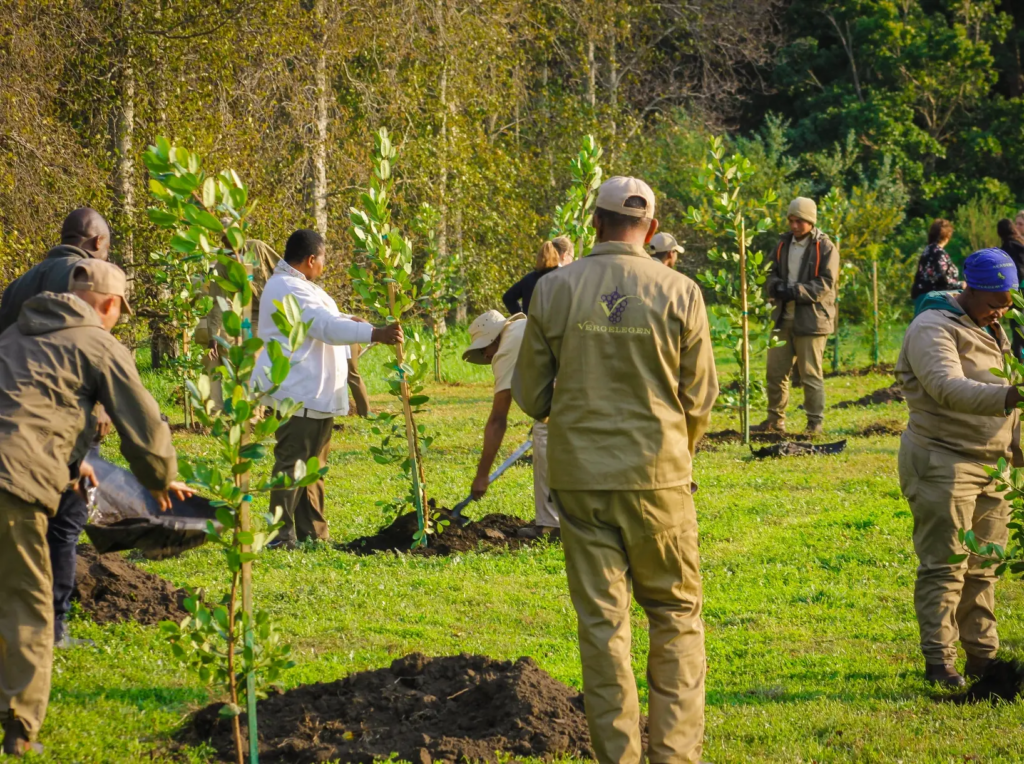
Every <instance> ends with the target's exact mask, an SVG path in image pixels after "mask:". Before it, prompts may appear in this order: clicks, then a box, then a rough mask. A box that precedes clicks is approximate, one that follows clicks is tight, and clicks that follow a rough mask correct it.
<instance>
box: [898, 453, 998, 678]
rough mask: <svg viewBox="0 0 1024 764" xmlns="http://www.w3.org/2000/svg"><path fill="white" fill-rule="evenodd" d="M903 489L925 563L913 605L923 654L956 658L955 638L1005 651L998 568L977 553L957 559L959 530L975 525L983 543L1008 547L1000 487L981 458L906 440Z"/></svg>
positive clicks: (973, 648)
mask: <svg viewBox="0 0 1024 764" xmlns="http://www.w3.org/2000/svg"><path fill="white" fill-rule="evenodd" d="M899 474H900V488H901V489H902V490H903V495H904V496H906V497H907V501H908V502H910V511H911V513H912V514H913V516H914V551H915V552H917V557H918V560H919V562H920V564H919V565H918V567H917V584H916V586H915V587H914V609H915V610H916V611H917V622H918V625H919V626H920V628H921V652H922V653H924V657H925V660H926V661H928V662H930V663H952V662H953V661H954V660H955V659H956V646H955V642H956V640H957V639H958V638H959V639H960V642H961V644H962V645H963V647H964V650H965V651H966V652H967V653H969V654H971V655H975V656H978V657H981V658H990V657H992V656H994V655H995V654H996V651H997V650H998V649H999V635H998V634H997V632H996V616H995V583H996V575H995V572H994V570H995V569H994V568H988V569H983V568H981V567H980V560H979V559H978V558H977V557H975V556H974V555H971V557H970V558H968V559H967V560H964V561H963V562H961V563H958V564H955V565H954V564H950V562H949V558H950V556H952V555H954V554H963V552H964V550H963V548H962V547H961V545H960V543H959V541H958V539H957V531H958V529H959V528H963V529H964V530H972V529H973V530H974V534H975V536H977V538H978V543H979V544H986V543H988V542H990V541H993V542H995V543H996V544H999V545H1001V546H1003V547H1005V546H1006V540H1007V537H1008V535H1009V531H1008V529H1007V527H1006V524H1007V522H1009V515H1010V507H1009V503H1008V502H1007V501H1006V500H1005V499H1004V498H1003V497H1002V496H1001V495H1000V494H998V493H996V490H995V483H994V482H993V481H992V480H990V479H989V477H988V475H987V474H986V473H985V469H984V467H983V466H982V465H981V464H979V463H978V462H973V461H969V460H967V459H964V458H961V457H958V456H955V455H952V454H946V453H942V452H939V451H928V450H926V449H923V448H921V447H919V446H916V445H914V444H913V443H911V442H910V441H909V440H908V439H907V438H906V436H904V438H903V440H902V441H901V443H900V456H899Z"/></svg>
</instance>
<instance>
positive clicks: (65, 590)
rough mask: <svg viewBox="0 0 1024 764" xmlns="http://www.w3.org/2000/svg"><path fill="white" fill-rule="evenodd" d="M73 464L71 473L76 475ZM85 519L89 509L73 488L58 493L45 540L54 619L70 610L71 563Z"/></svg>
mask: <svg viewBox="0 0 1024 764" xmlns="http://www.w3.org/2000/svg"><path fill="white" fill-rule="evenodd" d="M77 473H78V469H77V465H76V468H75V469H74V471H73V472H72V474H77ZM88 519H89V508H88V507H87V506H86V505H85V502H84V501H82V499H81V498H80V497H79V496H78V494H76V493H75V492H74V491H65V492H64V493H62V494H61V496H60V505H59V506H58V507H57V514H56V515H55V516H53V517H51V518H50V526H49V528H47V531H46V543H47V544H48V545H49V547H50V565H51V567H52V568H53V612H54V618H55V620H58V621H60V620H63V619H64V617H65V616H67V614H68V610H70V609H71V592H72V591H74V589H75V565H76V564H77V560H78V555H77V554H76V552H75V547H76V546H78V537H79V536H81V535H82V529H83V528H85V523H86V521H87V520H88Z"/></svg>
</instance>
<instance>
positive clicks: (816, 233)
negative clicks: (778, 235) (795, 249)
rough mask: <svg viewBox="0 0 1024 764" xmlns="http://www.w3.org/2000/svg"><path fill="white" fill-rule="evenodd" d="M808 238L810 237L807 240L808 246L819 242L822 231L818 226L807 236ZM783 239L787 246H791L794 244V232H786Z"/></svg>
mask: <svg viewBox="0 0 1024 764" xmlns="http://www.w3.org/2000/svg"><path fill="white" fill-rule="evenodd" d="M807 236H808V239H807V243H808V244H810V243H811V242H812V241H818V240H819V239H821V237H822V232H821V229H820V228H818V226H814V228H812V229H811V232H810V233H809V234H807ZM782 239H783V241H785V242H786V246H789V245H790V244H792V243H793V232H792V231H786V233H784V234H782Z"/></svg>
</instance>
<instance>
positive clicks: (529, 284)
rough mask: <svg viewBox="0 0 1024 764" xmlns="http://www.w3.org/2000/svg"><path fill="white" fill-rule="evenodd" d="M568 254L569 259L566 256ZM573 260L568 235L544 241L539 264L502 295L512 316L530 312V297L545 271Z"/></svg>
mask: <svg viewBox="0 0 1024 764" xmlns="http://www.w3.org/2000/svg"><path fill="white" fill-rule="evenodd" d="M567 256H568V261H567V260H566V257H567ZM568 262H572V242H571V241H570V240H569V237H568V236H559V237H558V238H557V239H552V240H551V241H546V242H544V243H543V244H542V245H541V247H540V251H539V252H538V253H537V266H536V268H534V269H533V270H532V271H530V272H529V273H527V274H526V275H525V276H523V277H522V278H521V279H519V281H517V282H516V283H515V284H513V285H512V286H511V287H509V290H508V291H507V292H505V294H503V295H502V297H501V301H502V302H503V303H505V310H507V311H508V313H509V315H510V316H514V315H516V314H517V313H527V314H528V313H529V312H530V298H531V297H533V289H534V287H535V286H537V281H539V280H540V277H541V276H543V275H544V274H545V273H551V271H553V270H555V269H556V268H559V267H561V266H562V265H566V264H567V263H568Z"/></svg>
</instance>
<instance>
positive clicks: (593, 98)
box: [587, 36, 597, 109]
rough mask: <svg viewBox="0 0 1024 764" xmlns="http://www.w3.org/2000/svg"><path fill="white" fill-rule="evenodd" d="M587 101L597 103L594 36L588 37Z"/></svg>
mask: <svg viewBox="0 0 1024 764" xmlns="http://www.w3.org/2000/svg"><path fill="white" fill-rule="evenodd" d="M587 103H589V104H590V108H591V109H593V108H594V107H595V106H596V105H597V66H596V64H595V63H594V38H593V37H592V36H591V37H588V38H587Z"/></svg>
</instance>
